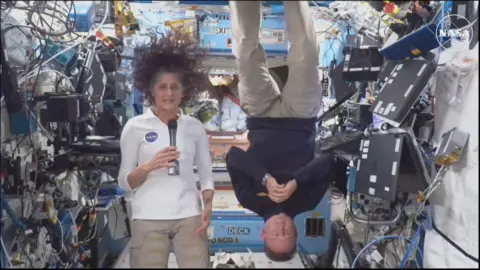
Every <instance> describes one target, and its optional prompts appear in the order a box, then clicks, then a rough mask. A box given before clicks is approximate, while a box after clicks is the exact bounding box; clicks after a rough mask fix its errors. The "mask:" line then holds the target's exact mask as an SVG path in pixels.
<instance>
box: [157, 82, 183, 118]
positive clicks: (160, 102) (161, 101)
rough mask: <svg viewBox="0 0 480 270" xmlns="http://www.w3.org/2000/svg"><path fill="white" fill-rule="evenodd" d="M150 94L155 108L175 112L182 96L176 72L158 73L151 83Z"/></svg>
mask: <svg viewBox="0 0 480 270" xmlns="http://www.w3.org/2000/svg"><path fill="white" fill-rule="evenodd" d="M152 96H153V99H154V101H155V104H154V105H155V107H156V109H157V110H159V111H166V112H177V111H178V108H179V105H180V102H181V100H182V97H183V93H182V85H181V83H180V81H179V80H178V76H177V74H175V73H172V72H163V73H160V74H159V76H158V77H157V80H156V81H155V83H154V85H153V89H152Z"/></svg>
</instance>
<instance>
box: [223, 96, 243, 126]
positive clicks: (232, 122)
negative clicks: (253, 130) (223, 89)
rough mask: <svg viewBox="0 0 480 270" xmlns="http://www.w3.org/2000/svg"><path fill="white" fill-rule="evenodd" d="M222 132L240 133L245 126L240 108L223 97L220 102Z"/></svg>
mask: <svg viewBox="0 0 480 270" xmlns="http://www.w3.org/2000/svg"><path fill="white" fill-rule="evenodd" d="M221 111H222V118H221V120H220V121H221V123H222V124H221V130H222V131H242V130H245V126H246V122H245V121H246V117H247V116H246V114H245V113H244V112H243V110H242V108H240V106H238V105H237V104H235V103H234V102H233V101H232V100H231V99H230V98H228V97H225V98H223V101H222V108H221Z"/></svg>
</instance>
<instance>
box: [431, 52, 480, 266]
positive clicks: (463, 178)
mask: <svg viewBox="0 0 480 270" xmlns="http://www.w3.org/2000/svg"><path fill="white" fill-rule="evenodd" d="M463 57H471V59H473V60H474V61H475V62H476V63H475V65H478V45H477V46H476V48H474V49H473V50H471V51H469V52H466V53H465V52H462V53H458V52H455V53H449V52H444V53H442V55H441V57H440V63H446V65H448V64H449V63H451V62H452V61H453V60H454V59H455V58H460V59H462V58H463ZM442 75H443V74H442V72H441V71H439V74H438V75H437V76H440V77H441V76H442ZM439 82H440V83H443V82H442V81H438V80H437V86H436V87H437V89H436V93H435V96H436V107H435V111H436V115H435V123H436V132H435V137H436V138H435V139H436V140H437V141H438V140H440V136H441V135H442V134H443V133H445V132H446V131H448V130H450V129H452V128H454V127H458V128H459V129H462V130H465V131H466V132H468V133H470V138H469V142H468V148H467V151H466V153H465V155H464V158H463V160H462V162H461V163H459V164H457V165H455V166H454V167H453V168H452V169H451V170H450V171H448V172H447V174H446V175H445V179H444V181H443V186H440V187H439V188H438V189H437V192H436V193H434V195H433V196H434V197H433V211H434V218H435V219H434V220H435V223H436V227H437V228H438V229H439V230H440V231H441V232H442V233H444V234H445V235H446V236H448V237H449V238H450V239H451V240H452V241H453V242H455V243H456V245H458V246H459V247H461V248H462V249H463V250H464V251H465V252H466V253H467V254H469V255H471V256H473V258H477V260H478V229H479V227H478V185H479V182H478V122H479V121H478V113H479V106H478V66H477V67H475V71H474V75H473V78H472V79H471V81H470V83H469V86H468V88H467V89H465V92H464V93H463V94H461V93H458V94H459V96H458V98H459V100H458V102H461V104H458V103H457V104H455V102H451V100H450V99H448V98H447V96H448V93H449V92H450V93H451V91H452V88H453V87H452V88H450V86H447V85H441V84H439ZM424 253H425V267H427V268H478V261H477V262H475V261H473V260H472V259H469V258H467V256H466V254H462V253H461V252H460V251H458V249H456V248H454V247H453V246H452V244H451V243H448V242H447V240H445V239H444V238H443V237H441V236H440V235H439V234H438V233H437V232H435V231H427V232H426V237H425V252H424Z"/></svg>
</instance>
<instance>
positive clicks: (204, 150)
mask: <svg viewBox="0 0 480 270" xmlns="http://www.w3.org/2000/svg"><path fill="white" fill-rule="evenodd" d="M177 122H178V127H177V139H176V144H177V148H178V151H179V152H180V158H179V164H180V165H179V166H180V174H179V175H178V176H169V175H168V173H167V169H165V168H164V169H158V170H154V171H152V172H150V174H149V175H148V176H147V179H146V180H145V182H144V183H143V184H142V185H141V186H139V187H137V188H136V189H135V190H132V189H131V187H130V185H129V184H128V181H127V176H128V174H129V173H131V172H132V171H133V170H134V169H135V168H137V166H138V165H141V164H144V163H146V162H148V161H149V160H151V159H152V158H153V157H154V155H155V154H156V153H157V152H158V151H160V150H162V149H163V148H165V147H168V146H170V135H169V132H168V126H167V125H166V124H165V123H163V122H162V121H160V119H158V118H157V116H155V114H154V113H153V112H152V111H151V110H150V109H148V110H147V111H146V112H145V113H144V114H142V115H139V116H136V117H133V118H131V119H129V120H128V122H127V123H126V124H125V127H124V128H123V132H122V136H121V138H120V148H121V150H122V163H121V166H120V172H119V175H118V183H119V185H120V187H121V188H122V189H123V190H125V191H127V192H132V194H131V195H132V197H131V200H132V219H144V220H172V219H181V218H187V217H192V216H196V215H199V214H200V213H201V204H200V197H199V196H200V193H199V192H198V190H197V185H196V182H195V177H194V172H193V165H194V164H196V166H197V172H198V176H199V180H200V185H201V190H202V191H203V190H207V189H212V190H213V188H214V186H213V184H214V183H213V173H212V161H211V157H210V148H209V143H208V137H207V133H206V131H205V128H204V127H203V124H202V123H201V122H200V121H199V120H197V119H195V118H193V117H190V116H187V115H183V114H181V115H180V117H179V119H178V121H177Z"/></svg>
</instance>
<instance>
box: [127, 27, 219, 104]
mask: <svg viewBox="0 0 480 270" xmlns="http://www.w3.org/2000/svg"><path fill="white" fill-rule="evenodd" d="M138 51H139V54H138V57H136V59H135V61H134V64H133V67H134V70H133V81H134V82H133V85H134V87H135V88H136V89H137V90H138V91H140V92H142V93H143V94H144V98H145V99H146V101H147V102H148V103H149V104H150V105H151V104H154V99H153V95H152V92H151V87H152V83H154V81H153V80H154V79H155V76H156V75H157V74H158V73H159V72H172V73H175V74H177V75H178V78H179V80H180V83H181V84H182V89H183V99H182V102H181V104H180V106H185V105H187V104H188V103H189V102H190V101H191V100H192V99H194V98H195V97H196V96H197V95H198V93H199V92H202V91H204V90H206V89H209V88H210V85H211V84H210V82H209V80H208V70H207V69H206V68H204V67H203V66H202V60H203V56H204V55H205V53H204V50H202V49H200V48H199V47H198V46H197V45H196V42H195V41H193V40H192V38H191V37H190V36H187V35H181V34H174V33H167V34H164V35H162V36H161V37H160V38H159V39H156V40H153V41H152V42H151V44H150V45H146V46H143V47H141V48H138Z"/></svg>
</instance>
